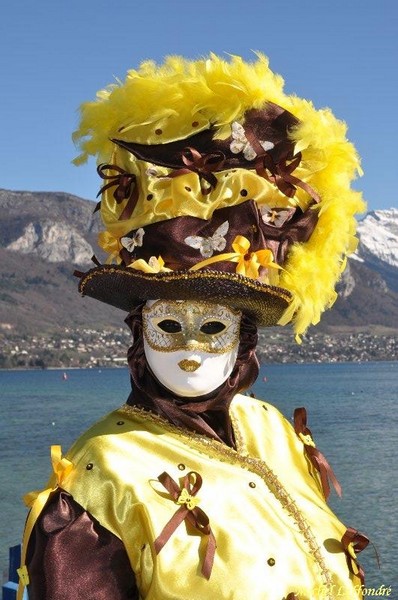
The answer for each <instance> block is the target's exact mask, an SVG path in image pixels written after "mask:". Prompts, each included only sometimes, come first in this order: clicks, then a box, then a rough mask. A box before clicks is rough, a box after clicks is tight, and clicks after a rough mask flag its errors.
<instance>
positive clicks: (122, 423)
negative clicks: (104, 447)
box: [116, 421, 124, 425]
mask: <svg viewBox="0 0 398 600" xmlns="http://www.w3.org/2000/svg"><path fill="white" fill-rule="evenodd" d="M116 425H124V421H118V422H117V423H116Z"/></svg>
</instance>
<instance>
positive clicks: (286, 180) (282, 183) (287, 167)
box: [245, 127, 320, 203]
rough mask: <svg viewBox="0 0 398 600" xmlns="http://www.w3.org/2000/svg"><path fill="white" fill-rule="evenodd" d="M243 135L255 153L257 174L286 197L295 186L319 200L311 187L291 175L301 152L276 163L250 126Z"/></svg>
mask: <svg viewBox="0 0 398 600" xmlns="http://www.w3.org/2000/svg"><path fill="white" fill-rule="evenodd" d="M245 135H246V138H247V140H248V141H249V142H250V145H251V146H252V148H253V150H254V151H255V152H256V154H257V158H256V162H255V168H256V172H257V175H259V176H260V177H264V179H266V180H267V181H269V182H270V183H273V184H274V185H276V187H277V188H278V190H280V191H281V192H282V194H284V195H285V196H287V197H288V198H292V197H293V196H294V194H295V193H296V190H297V188H298V187H300V188H301V189H303V190H304V191H305V192H307V194H308V195H309V196H311V198H312V199H313V200H314V202H316V203H318V202H320V197H319V195H318V194H317V193H316V191H315V190H314V188H313V187H311V186H310V185H309V184H308V183H306V182H305V181H301V179H299V178H298V177H295V176H294V175H292V173H293V171H295V170H296V169H297V167H298V166H299V164H300V162H301V152H298V153H297V154H295V155H294V156H293V158H292V160H291V161H290V162H288V161H287V159H286V158H282V159H281V160H280V161H279V162H278V163H275V162H274V159H273V158H272V156H271V155H270V154H269V153H268V152H265V151H264V148H263V147H262V145H261V144H260V142H259V140H258V139H257V137H256V135H255V134H254V132H253V131H252V129H251V128H250V127H245Z"/></svg>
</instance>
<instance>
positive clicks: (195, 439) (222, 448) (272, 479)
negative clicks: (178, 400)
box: [118, 404, 333, 600]
mask: <svg viewBox="0 0 398 600" xmlns="http://www.w3.org/2000/svg"><path fill="white" fill-rule="evenodd" d="M118 412H120V413H122V414H127V415H131V416H133V417H138V418H142V419H145V420H149V421H152V422H153V423H155V424H158V425H160V426H161V427H162V428H164V429H166V431H168V432H170V433H172V434H175V435H178V436H179V437H182V438H185V439H187V438H188V440H189V444H188V445H192V444H196V445H197V446H199V447H200V448H202V450H205V451H206V453H207V454H208V455H210V457H211V458H218V459H220V457H221V460H223V459H224V458H227V459H229V460H230V461H231V462H233V463H240V465H241V466H242V468H245V469H247V470H248V471H251V472H252V473H256V474H257V475H258V476H259V477H261V479H262V480H263V481H264V482H265V484H266V485H267V487H268V488H269V490H270V491H271V492H272V493H273V495H274V496H275V498H276V499H277V500H278V501H279V502H280V504H281V506H282V508H284V509H285V510H286V511H287V513H288V514H289V516H290V517H292V518H293V521H294V523H295V524H296V525H297V526H298V528H299V530H300V533H301V534H302V536H303V537H304V540H305V542H306V543H307V546H308V548H309V550H310V553H311V554H312V556H313V557H314V559H315V561H316V563H317V565H318V568H319V570H320V573H321V576H322V579H323V583H324V585H325V588H326V590H325V592H326V595H325V596H324V600H333V597H332V596H330V594H328V593H327V591H328V590H329V591H330V590H332V589H333V585H332V584H333V580H332V576H331V574H330V572H329V570H328V569H327V566H326V564H325V560H324V558H323V556H322V553H321V551H320V547H319V545H318V544H317V541H316V539H315V536H314V534H313V533H312V531H311V527H310V525H309V524H308V522H307V521H306V520H305V518H304V517H303V515H302V513H301V512H300V509H299V508H298V506H297V504H296V502H295V501H294V500H293V498H292V497H291V496H290V494H289V493H288V492H287V491H286V490H285V488H284V487H283V485H282V484H281V482H280V481H279V479H278V477H277V476H276V475H275V473H274V472H273V471H272V470H271V469H270V468H269V467H268V465H267V464H266V463H265V461H263V460H261V459H258V458H252V457H250V456H248V455H243V454H241V451H242V450H243V446H244V444H243V441H242V436H241V434H240V433H239V430H238V429H235V427H236V418H233V417H232V425H233V428H234V433H235V440H236V443H237V447H238V451H236V450H234V449H233V448H230V447H229V446H227V445H225V444H222V443H221V442H218V441H217V440H214V439H213V438H209V437H206V436H204V435H203V436H202V435H200V434H197V433H195V432H193V431H192V432H188V431H186V430H185V429H182V428H180V427H177V426H176V425H173V424H171V423H169V422H168V421H167V420H166V419H163V418H162V417H160V416H158V415H156V414H154V413H152V412H150V411H148V410H145V409H143V408H138V407H134V406H129V405H127V404H124V405H123V406H122V407H121V408H120V409H118ZM231 416H232V415H231Z"/></svg>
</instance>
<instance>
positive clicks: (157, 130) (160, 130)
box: [155, 129, 163, 135]
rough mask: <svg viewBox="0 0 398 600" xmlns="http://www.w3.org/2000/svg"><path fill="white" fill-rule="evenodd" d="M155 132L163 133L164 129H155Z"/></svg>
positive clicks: (157, 133)
mask: <svg viewBox="0 0 398 600" xmlns="http://www.w3.org/2000/svg"><path fill="white" fill-rule="evenodd" d="M155 133H156V135H162V133H163V130H162V129H155Z"/></svg>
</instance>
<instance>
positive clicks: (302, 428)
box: [294, 407, 342, 500]
mask: <svg viewBox="0 0 398 600" xmlns="http://www.w3.org/2000/svg"><path fill="white" fill-rule="evenodd" d="M294 430H295V432H296V434H297V435H298V436H299V435H300V433H301V434H303V435H309V436H311V439H312V434H311V430H310V429H308V427H307V411H306V410H305V408H304V407H301V408H296V409H295V411H294ZM304 448H305V452H306V454H307V456H308V458H309V460H310V461H311V463H312V464H313V465H314V467H315V469H316V470H317V471H318V472H319V475H320V477H321V484H322V490H323V495H324V496H325V500H327V499H328V498H329V494H330V485H329V480H330V481H331V482H332V484H333V487H334V489H335V490H336V492H337V494H338V495H339V496H340V498H341V493H342V490H341V485H340V483H339V482H338V480H337V477H336V475H335V474H334V472H333V469H332V467H331V466H330V465H329V463H328V461H327V460H326V458H325V457H324V455H323V454H322V452H320V451H319V450H318V449H317V448H315V447H313V446H309V445H307V444H305V445H304Z"/></svg>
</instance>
